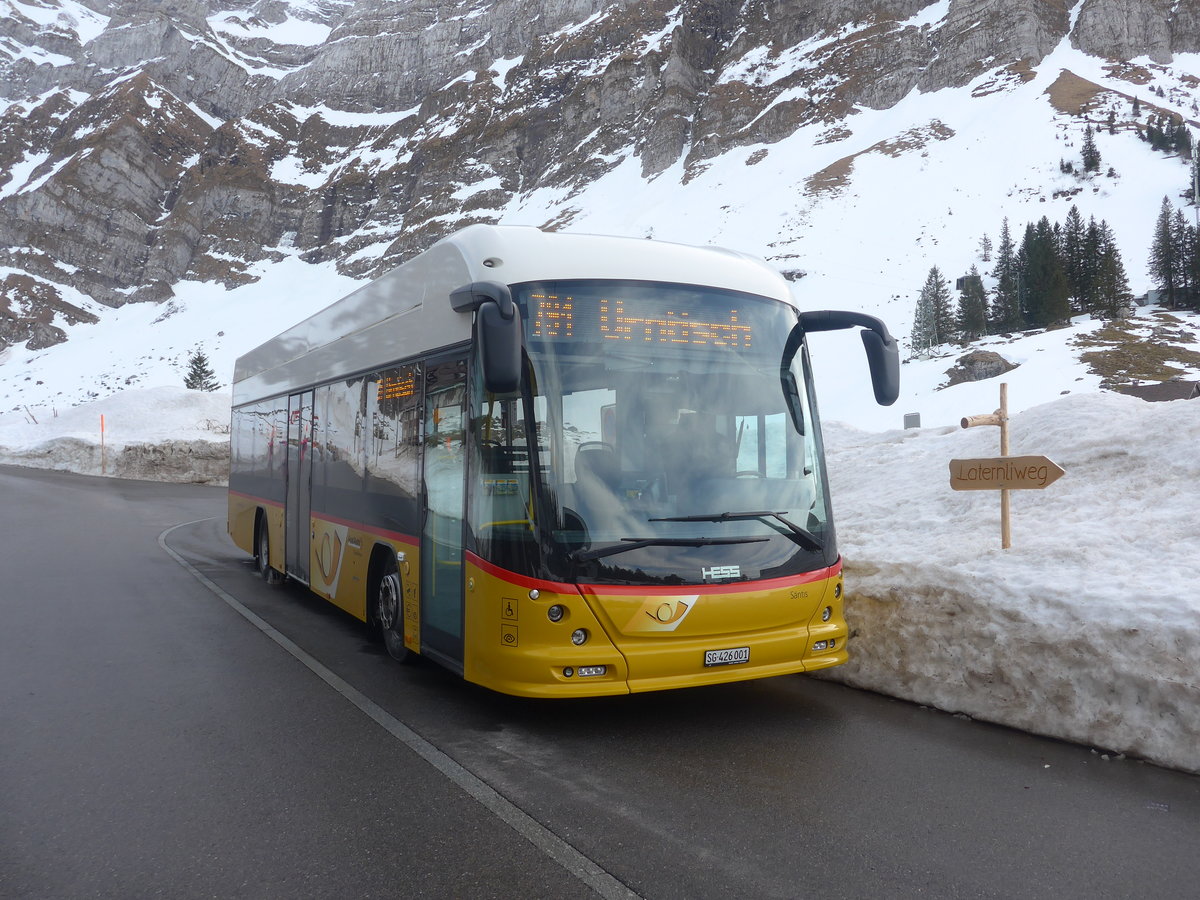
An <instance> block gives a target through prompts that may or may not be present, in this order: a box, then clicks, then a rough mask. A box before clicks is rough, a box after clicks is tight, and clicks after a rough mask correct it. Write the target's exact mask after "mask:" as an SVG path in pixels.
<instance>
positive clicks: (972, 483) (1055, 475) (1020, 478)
mask: <svg viewBox="0 0 1200 900" xmlns="http://www.w3.org/2000/svg"><path fill="white" fill-rule="evenodd" d="M1065 474H1066V472H1064V470H1063V468H1062V467H1061V466H1060V465H1058V464H1057V463H1056V462H1054V461H1053V460H1050V459H1047V458H1046V457H1044V456H996V457H992V458H990V459H952V460H950V487H951V488H953V489H954V490H956V491H996V490H1010V491H1011V490H1033V491H1040V490H1042V488H1045V487H1047V486H1049V485H1051V484H1054V482H1056V481H1058V479H1060V478H1062V477H1063V475H1065Z"/></svg>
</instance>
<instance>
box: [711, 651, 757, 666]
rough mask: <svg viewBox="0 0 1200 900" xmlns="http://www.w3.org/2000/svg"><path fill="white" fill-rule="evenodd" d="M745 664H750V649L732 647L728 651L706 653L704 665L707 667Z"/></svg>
mask: <svg viewBox="0 0 1200 900" xmlns="http://www.w3.org/2000/svg"><path fill="white" fill-rule="evenodd" d="M744 662H750V648H749V647H730V648H729V649H728V650H705V651H704V665H706V666H736V665H738V664H739V663H744Z"/></svg>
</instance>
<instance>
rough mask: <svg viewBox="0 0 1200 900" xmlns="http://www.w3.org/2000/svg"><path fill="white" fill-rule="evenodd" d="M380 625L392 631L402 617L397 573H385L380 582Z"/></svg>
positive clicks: (385, 629)
mask: <svg viewBox="0 0 1200 900" xmlns="http://www.w3.org/2000/svg"><path fill="white" fill-rule="evenodd" d="M378 614H379V627H380V628H382V629H383V630H384V631H392V630H394V629H395V627H396V623H397V621H398V620H399V618H400V579H399V577H397V576H396V574H395V573H392V574H391V575H385V576H384V577H383V578H382V579H381V580H380V582H379V603H378Z"/></svg>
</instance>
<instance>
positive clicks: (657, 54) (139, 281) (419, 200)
mask: <svg viewBox="0 0 1200 900" xmlns="http://www.w3.org/2000/svg"><path fill="white" fill-rule="evenodd" d="M1068 37H1069V39H1070V41H1071V42H1072V43H1073V44H1074V45H1075V46H1076V47H1078V48H1080V49H1083V50H1084V51H1086V52H1087V53H1089V54H1093V55H1096V56H1101V57H1108V58H1112V59H1114V60H1130V59H1134V58H1136V57H1141V56H1145V57H1149V58H1150V60H1152V61H1155V62H1165V61H1168V60H1170V58H1171V57H1172V54H1175V53H1179V52H1191V51H1195V50H1197V49H1200V3H1197V2H1195V0H1082V2H1073V0H934V2H930V0H823V2H819V3H818V2H799V3H789V4H779V3H774V2H770V0H642V2H637V3H634V2H630V0H608V2H604V0H550V2H545V0H474V2H467V3H460V2H448V0H415V2H388V0H358V2H355V0H259V2H257V3H253V4H252V5H250V6H248V7H246V8H240V9H232V10H231V9H228V8H227V4H226V3H224V2H221V0H165V2H155V0H86V2H79V0H22V2H19V3H18V2H10V0H0V248H4V249H0V275H2V276H3V277H2V279H0V349H2V348H3V346H4V345H7V344H12V343H17V342H20V343H25V344H27V345H28V346H29V347H31V348H35V347H40V346H46V345H48V344H52V343H54V342H55V341H57V340H61V339H62V336H63V332H62V331H61V328H60V327H59V325H61V324H62V323H63V322H75V321H87V320H88V317H90V316H91V317H94V309H95V307H94V304H96V303H100V304H105V305H109V306H119V305H121V304H124V303H128V302H133V301H153V302H160V301H164V300H167V299H169V298H170V297H171V295H172V285H173V284H175V283H177V282H178V281H179V280H180V279H188V278H191V279H205V280H214V279H215V280H219V281H222V282H224V283H226V284H228V285H236V284H239V283H241V282H243V281H245V280H248V279H252V278H253V277H254V275H253V273H252V271H251V267H252V264H253V263H255V262H257V261H260V260H263V259H274V258H280V257H282V255H284V254H288V253H296V252H299V253H302V254H303V255H304V257H305V258H306V259H309V260H312V261H316V260H328V259H332V260H335V261H337V262H338V264H339V266H340V267H341V268H342V269H343V270H344V271H346V272H348V273H351V274H354V275H368V274H375V273H378V272H381V271H383V270H385V269H386V268H388V267H390V266H392V265H395V264H396V263H397V262H399V261H400V260H402V259H403V258H404V257H406V256H407V255H409V254H411V253H413V252H414V251H416V250H419V249H421V248H423V247H425V246H427V245H428V244H430V243H431V242H432V241H434V240H436V239H437V238H439V237H441V236H443V235H444V234H446V233H448V232H449V231H451V230H454V229H455V228H458V227H461V226H462V225H464V224H467V223H470V222H473V221H481V220H488V221H494V220H496V219H497V218H499V217H500V216H501V215H502V214H503V212H504V210H505V209H506V208H508V207H509V206H510V205H511V204H513V203H516V202H519V200H520V198H521V197H523V196H527V195H528V194H529V193H531V192H533V191H536V190H539V189H553V190H555V191H558V192H560V193H561V196H562V197H563V203H562V204H561V209H562V212H561V215H560V216H559V217H558V219H557V220H555V221H552V222H550V223H547V224H548V225H551V226H554V225H562V224H565V223H567V222H569V220H570V217H571V215H572V211H571V207H570V203H569V199H570V196H571V194H572V192H573V191H575V190H577V189H578V188H580V187H581V186H583V185H585V184H587V183H589V182H590V181H592V180H593V179H595V178H597V177H599V176H600V175H602V174H604V173H605V172H607V171H609V170H611V169H613V168H614V167H616V166H618V165H621V164H623V163H626V162H628V161H630V160H633V161H635V162H636V163H637V164H638V165H639V166H640V170H641V172H642V173H643V174H644V175H645V176H655V175H659V174H660V173H664V172H667V171H668V170H670V169H672V167H675V166H680V167H681V168H680V170H679V174H678V177H680V178H681V179H684V180H686V179H688V178H690V177H694V175H695V174H696V173H697V172H699V171H701V170H702V169H703V168H704V167H705V165H706V162H707V161H708V160H711V159H713V158H714V157H716V156H718V155H720V154H722V153H725V152H727V151H728V150H730V149H731V148H734V147H744V146H751V145H770V144H772V143H774V142H777V141H779V140H781V139H782V138H784V137H787V136H788V135H790V134H792V133H793V132H794V131H795V130H796V129H797V128H799V127H801V126H804V125H812V124H818V125H820V126H821V127H823V128H826V129H827V139H828V140H837V139H838V127H839V126H838V123H839V122H841V121H842V120H843V119H844V118H845V117H847V116H851V115H854V113H855V111H856V110H859V109H886V108H888V107H890V106H891V105H893V104H895V103H896V102H898V101H899V100H900V99H901V98H903V97H905V96H906V95H908V94H909V93H910V92H911V91H914V90H917V91H921V92H934V91H937V90H940V89H942V88H945V87H950V86H962V85H966V84H969V83H972V82H974V81H976V80H977V79H979V78H980V76H983V75H988V76H989V77H988V78H987V79H983V80H981V81H980V82H979V86H978V87H977V88H976V90H977V91H994V90H1003V89H1004V86H1005V85H1006V84H1008V83H1012V82H1013V81H1019V80H1020V79H1022V78H1024V77H1027V75H1028V73H1029V72H1030V71H1031V70H1032V69H1033V68H1035V67H1036V66H1038V64H1039V63H1040V62H1041V61H1042V60H1043V59H1044V58H1045V56H1046V55H1047V54H1048V53H1049V52H1051V51H1052V50H1053V49H1054V48H1055V47H1056V46H1058V45H1059V44H1060V43H1061V42H1062V41H1063V40H1064V38H1068Z"/></svg>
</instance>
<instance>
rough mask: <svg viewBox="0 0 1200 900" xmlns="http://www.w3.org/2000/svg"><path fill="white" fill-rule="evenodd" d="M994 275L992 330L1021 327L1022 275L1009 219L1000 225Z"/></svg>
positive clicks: (994, 331) (995, 332) (994, 332)
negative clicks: (1009, 226) (1018, 265)
mask: <svg viewBox="0 0 1200 900" xmlns="http://www.w3.org/2000/svg"><path fill="white" fill-rule="evenodd" d="M992 275H993V276H994V277H995V279H996V290H995V292H994V293H993V295H992V305H991V316H992V321H991V331H992V333H993V334H997V333H1000V332H1005V331H1016V330H1017V329H1019V328H1020V327H1021V302H1020V294H1021V291H1020V286H1021V282H1020V278H1021V276H1020V271H1019V269H1018V267H1017V253H1016V248H1015V247H1014V246H1013V239H1012V232H1011V231H1010V230H1009V228H1008V219H1005V220H1004V224H1003V225H1001V226H1000V243H999V245H998V246H997V247H996V267H995V268H994V269H993V270H992Z"/></svg>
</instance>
